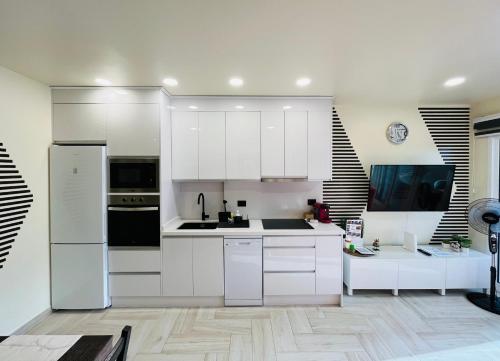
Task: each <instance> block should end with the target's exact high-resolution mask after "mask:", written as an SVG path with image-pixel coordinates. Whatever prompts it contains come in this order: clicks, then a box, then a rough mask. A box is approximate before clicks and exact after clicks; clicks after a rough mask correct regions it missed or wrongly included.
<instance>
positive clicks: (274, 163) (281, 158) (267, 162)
mask: <svg viewBox="0 0 500 361" xmlns="http://www.w3.org/2000/svg"><path fill="white" fill-rule="evenodd" d="M284 114H285V113H284V112H261V115H260V137H261V147H262V149H261V175H262V177H264V178H265V177H270V178H272V177H284V176H285V117H284Z"/></svg>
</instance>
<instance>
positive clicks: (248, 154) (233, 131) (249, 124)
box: [226, 112, 261, 180]
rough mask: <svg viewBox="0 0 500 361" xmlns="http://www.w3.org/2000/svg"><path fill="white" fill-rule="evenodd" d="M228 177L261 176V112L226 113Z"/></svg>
mask: <svg viewBox="0 0 500 361" xmlns="http://www.w3.org/2000/svg"><path fill="white" fill-rule="evenodd" d="M226 177H227V179H235V180H237V179H254V180H258V179H260V178H261V176H260V112H227V113H226Z"/></svg>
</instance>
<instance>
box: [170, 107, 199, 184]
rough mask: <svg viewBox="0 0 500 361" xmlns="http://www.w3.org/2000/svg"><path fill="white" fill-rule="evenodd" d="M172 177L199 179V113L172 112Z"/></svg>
mask: <svg viewBox="0 0 500 361" xmlns="http://www.w3.org/2000/svg"><path fill="white" fill-rule="evenodd" d="M172 179H198V113H197V112H173V113H172Z"/></svg>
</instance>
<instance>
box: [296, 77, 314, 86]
mask: <svg viewBox="0 0 500 361" xmlns="http://www.w3.org/2000/svg"><path fill="white" fill-rule="evenodd" d="M295 84H297V86H300V87H304V86H308V85H309V84H311V79H309V78H298V79H297V81H296V82H295Z"/></svg>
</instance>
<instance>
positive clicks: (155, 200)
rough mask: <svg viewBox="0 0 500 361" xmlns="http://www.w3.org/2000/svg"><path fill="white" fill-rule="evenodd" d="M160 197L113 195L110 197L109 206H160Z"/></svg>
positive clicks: (149, 195)
mask: <svg viewBox="0 0 500 361" xmlns="http://www.w3.org/2000/svg"><path fill="white" fill-rule="evenodd" d="M159 204H160V196H159V195H156V194H155V195H151V194H130V195H128V194H127V195H124V194H112V195H109V196H108V205H113V206H118V205H120V206H142V205H159Z"/></svg>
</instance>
